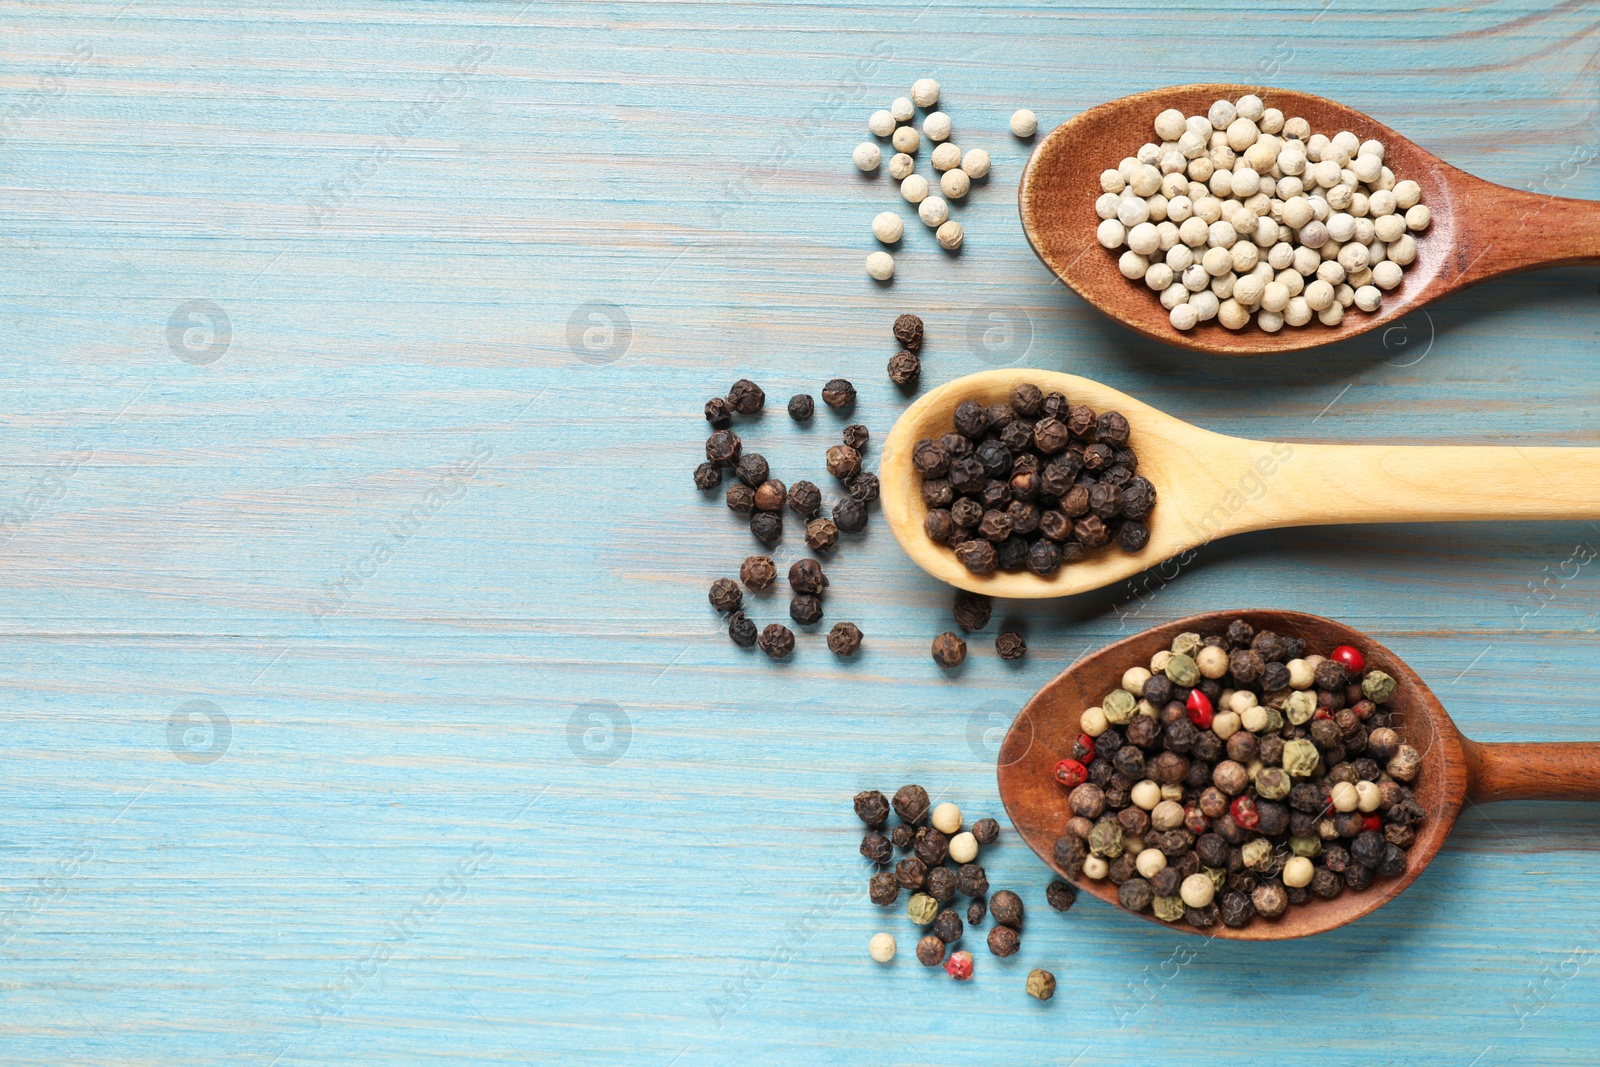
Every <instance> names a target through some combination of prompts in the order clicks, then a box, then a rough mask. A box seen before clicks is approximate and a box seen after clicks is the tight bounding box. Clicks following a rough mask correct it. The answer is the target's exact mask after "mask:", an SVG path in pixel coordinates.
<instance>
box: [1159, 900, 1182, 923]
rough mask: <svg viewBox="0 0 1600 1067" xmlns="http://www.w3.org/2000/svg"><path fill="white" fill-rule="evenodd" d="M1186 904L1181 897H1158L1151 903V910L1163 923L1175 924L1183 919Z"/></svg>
mask: <svg viewBox="0 0 1600 1067" xmlns="http://www.w3.org/2000/svg"><path fill="white" fill-rule="evenodd" d="M1183 909H1184V903H1183V898H1182V897H1179V896H1171V897H1156V898H1155V900H1153V901H1151V910H1153V911H1154V912H1155V913H1156V918H1158V919H1160V920H1161V921H1162V922H1167V923H1175V922H1177V921H1178V920H1179V919H1181V918H1183Z"/></svg>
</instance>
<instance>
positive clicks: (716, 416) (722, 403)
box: [706, 396, 733, 430]
mask: <svg viewBox="0 0 1600 1067" xmlns="http://www.w3.org/2000/svg"><path fill="white" fill-rule="evenodd" d="M706 421H707V422H709V423H710V424H711V425H712V426H714V427H715V428H717V429H719V430H720V429H722V428H723V427H724V426H726V425H728V423H730V422H732V421H733V408H732V407H730V406H729V404H728V402H727V401H726V400H724V399H723V398H722V397H720V396H714V397H712V398H711V399H710V400H707V401H706Z"/></svg>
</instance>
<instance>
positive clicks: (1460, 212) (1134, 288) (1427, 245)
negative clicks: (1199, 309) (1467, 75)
mask: <svg viewBox="0 0 1600 1067" xmlns="http://www.w3.org/2000/svg"><path fill="white" fill-rule="evenodd" d="M1245 93H1255V94H1256V95H1257V96H1260V97H1261V98H1262V100H1263V101H1264V102H1265V103H1266V105H1267V106H1268V107H1275V108H1277V109H1279V110H1280V111H1282V112H1283V113H1284V115H1286V116H1291V117H1292V116H1296V115H1298V116H1300V117H1302V118H1304V119H1306V120H1307V121H1308V122H1310V123H1311V129H1312V130H1313V131H1314V132H1317V133H1323V134H1326V135H1327V136H1329V137H1332V136H1333V135H1334V134H1335V133H1338V132H1339V131H1340V130H1349V131H1350V132H1351V133H1354V134H1355V135H1356V136H1357V137H1359V138H1361V139H1362V140H1366V139H1368V138H1376V139H1377V140H1379V141H1382V142H1383V144H1384V149H1385V155H1384V162H1385V164H1386V165H1387V166H1388V167H1389V168H1390V169H1391V170H1392V171H1394V174H1395V177H1396V178H1398V179H1402V180H1403V179H1406V178H1409V179H1411V180H1412V181H1415V182H1416V183H1417V184H1418V185H1420V186H1422V202H1423V203H1424V204H1426V205H1428V208H1429V210H1430V211H1431V212H1432V214H1433V221H1432V224H1431V225H1430V226H1429V228H1428V229H1427V230H1426V231H1425V232H1424V233H1423V234H1422V235H1420V236H1419V237H1418V240H1417V259H1416V262H1415V263H1413V264H1411V265H1410V266H1409V267H1407V268H1406V271H1405V275H1404V280H1403V281H1401V283H1400V285H1399V286H1398V287H1397V288H1395V289H1393V290H1391V291H1390V292H1387V293H1385V294H1384V296H1383V303H1382V304H1380V305H1379V307H1378V310H1377V311H1375V312H1372V313H1370V314H1368V313H1366V312H1363V311H1359V310H1357V309H1356V308H1354V307H1352V308H1350V309H1348V310H1347V312H1346V314H1345V316H1344V321H1343V322H1341V323H1340V324H1339V325H1338V326H1333V327H1329V326H1323V325H1322V324H1321V323H1319V322H1316V321H1312V322H1311V323H1310V324H1308V325H1306V326H1302V327H1293V326H1285V327H1284V328H1283V329H1281V330H1279V331H1278V332H1277V333H1266V332H1265V331H1263V330H1262V329H1260V328H1259V327H1257V326H1256V325H1255V324H1254V322H1253V321H1252V322H1251V323H1250V324H1248V325H1246V326H1245V327H1244V329H1242V330H1229V329H1227V328H1225V327H1223V326H1221V325H1219V324H1218V323H1217V322H1216V320H1214V319H1213V320H1212V321H1210V322H1202V323H1201V324H1200V325H1198V326H1196V327H1195V328H1194V329H1192V330H1188V331H1181V330H1176V329H1174V328H1173V326H1172V323H1171V321H1170V320H1169V319H1168V313H1167V310H1166V309H1165V308H1163V307H1162V306H1161V303H1160V301H1158V300H1157V299H1156V294H1155V293H1152V292H1151V291H1150V290H1149V289H1147V288H1146V287H1145V286H1144V284H1143V283H1141V282H1131V281H1129V280H1128V279H1127V278H1124V277H1123V276H1122V274H1121V273H1120V272H1119V271H1118V270H1117V256H1116V254H1115V253H1113V252H1111V251H1109V250H1107V249H1105V248H1102V247H1101V246H1100V243H1099V241H1098V240H1096V238H1095V228H1096V227H1097V226H1098V225H1099V222H1100V219H1099V218H1098V217H1097V216H1096V215H1095V211H1094V202H1095V198H1096V197H1098V196H1099V195H1100V172H1101V171H1102V170H1105V169H1107V168H1115V167H1116V165H1117V164H1118V162H1119V161H1121V160H1122V159H1123V158H1124V157H1125V156H1129V155H1132V154H1133V153H1134V152H1135V151H1136V150H1137V149H1138V148H1139V146H1140V145H1142V144H1144V143H1145V142H1147V141H1150V140H1153V139H1154V137H1155V133H1154V130H1153V128H1152V124H1153V123H1154V121H1155V117H1156V115H1158V114H1160V113H1161V112H1162V111H1163V110H1165V109H1166V108H1169V107H1174V108H1177V109H1178V110H1180V111H1182V112H1183V113H1184V114H1185V115H1204V114H1205V113H1206V111H1207V109H1208V108H1210V106H1211V104H1212V102H1213V101H1215V100H1219V99H1223V98H1226V99H1228V100H1237V99H1238V98H1239V97H1240V96H1241V95H1243V94H1245ZM1017 199H1018V204H1019V206H1020V208H1021V211H1022V228H1023V230H1024V231H1025V232H1026V233H1027V235H1028V240H1029V241H1030V242H1031V243H1032V244H1033V250H1034V251H1035V252H1037V253H1038V254H1039V258H1040V259H1042V260H1044V263H1045V266H1047V267H1049V268H1050V269H1051V270H1053V271H1055V273H1056V274H1057V276H1059V277H1060V278H1061V280H1062V281H1064V282H1066V283H1067V284H1068V285H1070V286H1071V287H1072V288H1073V289H1074V290H1075V291H1076V292H1077V293H1078V295H1079V296H1081V297H1083V298H1084V299H1085V300H1087V301H1088V302H1089V303H1091V304H1093V305H1094V306H1095V307H1097V308H1099V309H1100V310H1101V311H1103V312H1105V313H1106V314H1107V315H1109V316H1111V317H1112V318H1114V319H1116V320H1117V321H1118V322H1121V323H1123V324H1124V325H1126V326H1129V327H1131V328H1133V329H1135V330H1137V331H1139V332H1140V333H1142V334H1144V335H1145V336H1146V337H1153V338H1155V339H1156V340H1157V341H1165V342H1167V343H1168V344H1173V345H1180V346H1182V347H1184V348H1188V349H1193V350H1194V351H1197V352H1212V353H1216V354H1218V355H1228V356H1250V355H1265V354H1268V353H1272V352H1293V351H1298V350H1300V349H1305V348H1313V347H1315V346H1317V345H1325V344H1328V343H1330V342H1332V341H1340V340H1343V339H1344V338H1346V337H1354V336H1355V335H1357V334H1360V333H1365V332H1366V331H1368V330H1372V329H1376V328H1377V327H1379V326H1382V325H1384V324H1385V323H1387V322H1391V321H1393V320H1394V319H1396V318H1398V317H1400V316H1401V315H1404V314H1406V313H1407V312H1410V311H1415V310H1416V309H1417V308H1419V307H1422V306H1423V305H1424V304H1429V303H1432V302H1433V301H1435V300H1438V299H1439V298H1440V297H1442V296H1445V295H1447V294H1449V293H1453V292H1455V291H1456V290H1458V289H1465V288H1466V287H1467V286H1469V285H1476V284H1477V283H1478V282H1481V281H1484V280H1486V279H1488V278H1496V277H1499V276H1500V275H1502V274H1512V273H1515V272H1516V271H1523V270H1531V269H1533V268H1535V267H1554V266H1560V265H1563V264H1573V263H1600V204H1596V203H1595V202H1593V201H1589V200H1571V199H1564V198H1562V197H1555V196H1545V195H1542V194H1539V193H1527V192H1523V191H1521V190H1519V189H1509V188H1507V187H1505V186H1503V185H1495V184H1494V183H1493V182H1487V181H1484V180H1483V179H1482V178H1477V177H1474V176H1473V175H1471V174H1468V173H1467V172H1466V171H1463V170H1457V169H1456V168H1455V167H1452V166H1451V165H1450V164H1448V163H1446V162H1445V161H1444V160H1442V159H1440V158H1439V157H1438V156H1435V155H1434V154H1433V153H1431V152H1429V151H1427V150H1426V149H1424V148H1421V147H1420V146H1418V145H1416V144H1413V143H1412V142H1411V141H1408V140H1406V139H1405V138H1404V137H1402V136H1401V135H1400V134H1398V133H1396V132H1395V131H1394V130H1391V129H1389V128H1388V127H1387V126H1385V125H1383V124H1382V123H1379V122H1376V121H1374V120H1372V119H1370V118H1368V117H1367V116H1366V115H1363V114H1362V113H1361V112H1359V111H1356V110H1354V109H1353V108H1348V107H1345V106H1344V105H1343V104H1336V103H1334V102H1333V101H1332V100H1326V99H1324V98H1322V97H1320V96H1312V95H1311V94H1310V93H1297V92H1293V91H1291V90H1288V89H1263V88H1260V87H1255V86H1248V85H1180V86H1176V87H1174V88H1171V89H1156V90H1153V91H1151V92H1147V93H1139V94H1137V95H1135V96H1125V97H1123V98H1122V99H1120V100H1113V101H1111V102H1110V103H1108V104H1101V105H1100V106H1099V107H1094V108H1090V109H1089V110H1088V111H1085V112H1083V113H1082V114H1080V115H1078V116H1077V117H1076V118H1074V119H1072V120H1070V121H1068V122H1066V123H1063V124H1062V125H1060V126H1058V127H1056V128H1055V129H1054V130H1053V131H1051V133H1050V134H1049V135H1048V136H1046V137H1045V138H1044V139H1043V140H1042V141H1040V142H1039V145H1038V146H1037V147H1036V148H1035V149H1034V150H1033V156H1032V158H1030V159H1029V160H1028V164H1027V167H1026V168H1025V169H1024V170H1023V172H1022V182H1021V185H1020V186H1019V188H1018V190H1017Z"/></svg>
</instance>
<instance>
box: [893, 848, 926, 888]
mask: <svg viewBox="0 0 1600 1067" xmlns="http://www.w3.org/2000/svg"><path fill="white" fill-rule="evenodd" d="M894 876H895V878H896V880H898V881H899V883H900V885H901V886H902V887H903V888H906V889H909V890H911V891H912V892H913V893H915V892H916V891H917V890H919V889H921V888H922V887H923V886H924V885H926V884H927V881H928V865H927V864H926V863H923V862H922V861H921V860H919V859H917V857H915V856H907V857H906V858H905V859H903V860H901V861H900V862H899V863H897V864H895V867H894Z"/></svg>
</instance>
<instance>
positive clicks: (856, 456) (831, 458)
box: [827, 445, 861, 482]
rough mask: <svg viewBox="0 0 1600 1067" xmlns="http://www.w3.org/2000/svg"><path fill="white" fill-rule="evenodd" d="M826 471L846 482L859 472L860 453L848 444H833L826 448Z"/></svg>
mask: <svg viewBox="0 0 1600 1067" xmlns="http://www.w3.org/2000/svg"><path fill="white" fill-rule="evenodd" d="M827 459H828V473H829V474H831V475H833V476H834V477H835V478H837V479H839V480H840V481H841V482H848V481H849V480H850V479H851V478H854V477H855V476H856V475H857V474H860V473H861V453H860V452H857V451H856V450H855V449H854V448H851V447H850V446H849V445H834V446H833V447H832V448H830V449H828V457H827Z"/></svg>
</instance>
